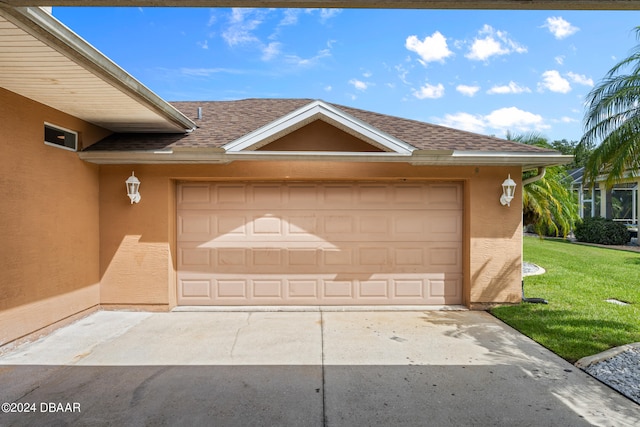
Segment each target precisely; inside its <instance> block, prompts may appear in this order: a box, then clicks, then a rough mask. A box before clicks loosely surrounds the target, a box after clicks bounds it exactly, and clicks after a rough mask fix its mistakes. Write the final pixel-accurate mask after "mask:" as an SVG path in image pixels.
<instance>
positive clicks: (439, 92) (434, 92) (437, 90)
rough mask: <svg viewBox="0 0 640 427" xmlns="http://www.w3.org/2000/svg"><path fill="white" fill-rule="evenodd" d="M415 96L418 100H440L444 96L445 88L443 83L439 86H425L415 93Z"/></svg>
mask: <svg viewBox="0 0 640 427" xmlns="http://www.w3.org/2000/svg"><path fill="white" fill-rule="evenodd" d="M413 96H415V97H416V98H418V99H426V98H429V99H438V98H442V97H443V96H444V86H443V85H442V83H438V85H437V86H436V85H430V84H429V83H427V84H425V85H424V86H422V87H421V88H420V89H418V90H414V91H413Z"/></svg>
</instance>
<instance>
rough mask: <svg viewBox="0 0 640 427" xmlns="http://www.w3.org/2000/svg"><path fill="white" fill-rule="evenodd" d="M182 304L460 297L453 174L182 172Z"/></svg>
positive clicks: (457, 192) (458, 195)
mask: <svg viewBox="0 0 640 427" xmlns="http://www.w3.org/2000/svg"><path fill="white" fill-rule="evenodd" d="M177 208H178V215H177V218H178V224H177V229H178V236H177V248H178V303H179V304H180V305H362V304H366V305H402V304H404V305H407V304H411V305H414V304H416V305H417V304H460V303H461V302H462V244H461V242H462V185H461V184H460V183H441V182H438V183H361V182H349V183H266V182H265V183H202V182H193V183H189V182H187V183H180V184H179V185H178V206H177Z"/></svg>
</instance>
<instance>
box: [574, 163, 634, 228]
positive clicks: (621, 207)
mask: <svg viewBox="0 0 640 427" xmlns="http://www.w3.org/2000/svg"><path fill="white" fill-rule="evenodd" d="M569 175H570V176H571V178H572V179H573V184H572V185H573V189H574V191H576V193H578V200H579V205H580V217H581V218H590V217H596V216H599V217H602V218H609V219H613V220H614V221H617V222H621V223H623V224H625V225H627V227H628V228H629V229H630V230H631V231H632V233H633V234H636V235H637V231H638V216H640V210H639V206H638V185H639V184H640V176H639V175H638V174H629V176H628V178H626V179H624V180H621V181H620V182H618V183H616V184H615V185H614V186H613V187H612V188H610V189H607V187H606V185H605V182H604V181H605V179H604V178H605V177H603V179H602V181H600V182H597V183H596V184H595V185H593V186H591V185H589V183H585V182H584V181H583V177H584V168H579V169H574V170H572V171H570V172H569ZM608 201H611V203H608Z"/></svg>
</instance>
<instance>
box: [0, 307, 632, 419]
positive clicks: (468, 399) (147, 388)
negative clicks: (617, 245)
mask: <svg viewBox="0 0 640 427" xmlns="http://www.w3.org/2000/svg"><path fill="white" fill-rule="evenodd" d="M0 385H1V387H0V403H1V402H8V403H9V406H8V408H9V410H10V411H11V410H13V411H26V410H30V411H31V412H29V413H24V412H22V413H18V412H9V413H0V425H2V426H5V425H30V426H32V425H60V426H62V425H74V426H77V425H87V426H99V425H134V426H144V425H154V426H156V425H212V426H324V425H327V426H373V425H380V426H400V425H405V426H454V425H455V426H470V425H477V426H564V427H566V426H587V425H599V426H604V425H606V426H621V425H628V426H637V425H640V406H638V405H636V404H635V403H633V402H632V401H630V400H628V399H626V398H625V397H623V396H621V395H619V394H618V393H616V392H615V391H613V390H611V389H609V388H608V387H607V386H605V385H603V384H601V383H600V382H598V381H596V380H595V379H593V378H591V377H589V376H588V375H587V374H585V373H583V372H582V371H580V370H578V369H577V368H575V367H574V366H572V365H571V364H569V363H567V362H565V361H564V360H562V359H560V358H559V357H557V356H555V355H554V354H553V353H551V352H549V351H547V350H546V349H544V348H543V347H541V346H539V345H538V344H536V343H534V342H533V341H531V340H529V339H528V338H526V337H524V336H522V335H521V334H519V333H518V332H516V331H514V330H513V329H511V328H509V327H508V326H505V325H504V324H503V323H501V322H500V321H498V320H496V319H495V318H493V317H492V316H491V315H489V314H487V313H484V312H475V311H421V312H418V311H412V312H406V311H398V312H388V311H373V312H319V311H316V312H251V313H249V312H174V313H153V314H152V313H130V312H106V311H103V312H97V313H94V314H92V315H90V316H88V317H86V318H84V319H82V320H80V321H78V322H76V323H74V324H72V325H70V326H68V327H65V328H62V329H59V330H57V331H56V332H54V333H53V334H51V335H49V336H47V337H45V338H44V339H41V340H39V341H37V342H34V343H31V344H26V345H23V346H21V347H18V348H16V349H14V350H13V351H11V352H9V353H5V354H4V355H3V356H1V357H0ZM5 409H7V406H6V405H4V406H3V410H5Z"/></svg>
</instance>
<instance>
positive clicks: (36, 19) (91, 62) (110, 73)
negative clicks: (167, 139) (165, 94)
mask: <svg viewBox="0 0 640 427" xmlns="http://www.w3.org/2000/svg"><path fill="white" fill-rule="evenodd" d="M0 8H1V9H2V13H3V14H4V15H5V16H6V17H10V19H11V20H12V22H14V24H16V25H19V26H21V28H23V29H24V30H25V31H28V32H29V33H31V34H32V35H35V36H37V37H38V38H39V39H41V40H46V43H47V44H49V45H50V46H51V47H53V48H55V49H56V50H57V51H59V52H60V53H62V54H63V55H65V56H67V57H68V58H72V59H73V60H74V61H76V62H77V63H78V64H81V65H82V66H83V67H84V68H85V69H87V70H89V71H90V72H91V73H93V74H94V75H96V76H99V77H100V78H101V79H103V80H104V81H105V82H107V83H108V84H110V85H112V86H114V87H116V88H118V90H120V91H121V92H122V93H125V94H126V95H127V96H129V97H131V98H133V99H136V100H137V101H138V102H140V104H142V105H144V106H145V107H146V108H149V109H150V110H152V111H154V112H155V113H156V114H158V115H160V116H162V117H164V118H165V120H167V122H169V123H171V124H172V126H174V127H175V130H176V132H184V131H191V130H193V129H195V128H196V124H195V123H194V122H193V121H192V120H191V119H189V118H188V117H187V116H185V115H184V114H182V113H181V112H180V111H178V110H177V109H176V108H175V107H173V106H172V105H171V104H169V103H168V102H166V101H165V100H164V99H162V98H160V97H159V96H158V95H156V94H155V93H154V92H152V91H151V90H150V89H148V88H147V87H146V86H144V85H143V84H142V83H141V82H139V81H138V80H137V79H135V78H134V77H133V76H131V75H130V74H129V73H127V72H126V71H125V70H123V69H122V68H120V67H119V66H118V65H117V64H115V63H114V62H113V61H111V60H110V59H109V58H107V57H106V56H105V55H103V54H102V53H101V52H100V51H98V50H97V49H96V48H94V47H93V46H92V45H91V44H89V43H88V42H86V41H85V40H84V39H82V38H81V37H79V36H78V35H77V34H75V33H74V32H73V31H71V30H70V29H69V28H67V27H66V26H65V25H64V24H62V23H61V22H60V21H58V20H57V19H55V18H54V17H53V16H51V15H50V14H49V13H47V12H46V11H44V10H42V9H41V8H35V7H15V8H13V7H3V6H2V2H0Z"/></svg>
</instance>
